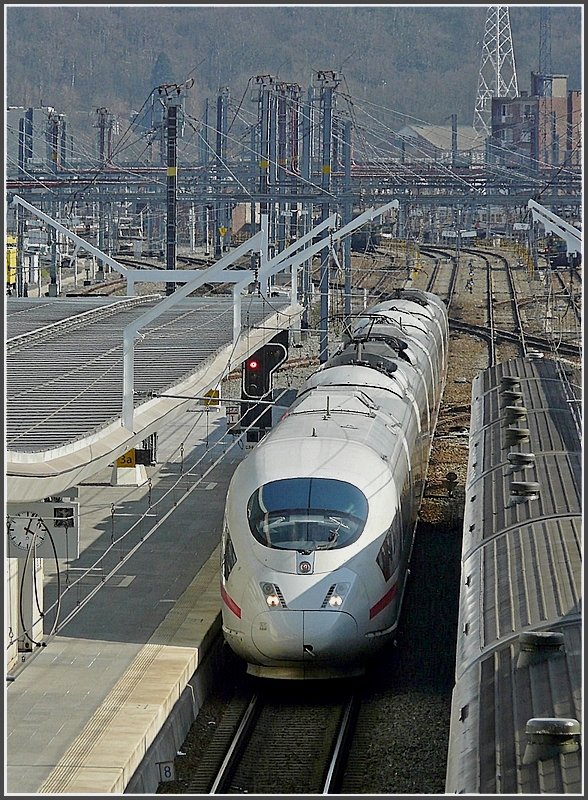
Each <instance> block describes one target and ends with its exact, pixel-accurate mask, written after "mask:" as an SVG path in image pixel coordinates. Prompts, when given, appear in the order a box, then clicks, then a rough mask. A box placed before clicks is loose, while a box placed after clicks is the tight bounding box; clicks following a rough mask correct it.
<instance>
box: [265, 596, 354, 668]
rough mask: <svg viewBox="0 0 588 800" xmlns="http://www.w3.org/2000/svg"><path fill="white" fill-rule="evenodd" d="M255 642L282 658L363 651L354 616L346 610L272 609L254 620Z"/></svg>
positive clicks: (325, 657) (345, 657)
mask: <svg viewBox="0 0 588 800" xmlns="http://www.w3.org/2000/svg"><path fill="white" fill-rule="evenodd" d="M252 638H253V643H254V644H255V646H256V647H257V649H258V650H259V652H260V653H261V655H263V656H265V657H266V658H271V659H275V660H279V661H311V660H312V661H327V660H330V659H334V658H336V659H337V660H338V661H340V662H345V661H349V660H352V659H353V657H354V656H355V655H356V654H357V653H361V642H360V641H359V633H358V630H357V623H356V621H355V619H354V618H353V617H352V616H351V615H350V614H347V613H345V612H344V611H293V610H281V609H272V610H271V611H269V612H264V613H263V614H259V616H258V617H257V618H256V619H255V621H254V623H253V630H252Z"/></svg>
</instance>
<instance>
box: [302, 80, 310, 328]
mask: <svg viewBox="0 0 588 800" xmlns="http://www.w3.org/2000/svg"><path fill="white" fill-rule="evenodd" d="M312 108H313V104H312V88H309V89H308V95H307V100H306V103H304V105H303V106H302V121H301V125H300V128H301V135H300V151H301V152H300V177H301V178H302V180H303V181H304V184H305V186H308V184H309V183H310V175H311V157H312V138H311V134H312ZM311 228H312V203H308V202H306V203H303V204H302V235H303V236H304V235H305V234H307V233H308V232H309V231H310V229H311ZM311 266H312V261H311V260H310V259H308V260H306V261H304V262H303V263H302V304H303V305H304V311H303V314H302V320H301V325H302V328H303V329H305V330H308V328H309V327H310V319H309V307H310V285H311V281H310V270H311Z"/></svg>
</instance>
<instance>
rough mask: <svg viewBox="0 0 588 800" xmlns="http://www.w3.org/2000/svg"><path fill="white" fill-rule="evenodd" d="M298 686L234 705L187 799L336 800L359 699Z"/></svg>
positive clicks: (347, 692) (259, 693)
mask: <svg viewBox="0 0 588 800" xmlns="http://www.w3.org/2000/svg"><path fill="white" fill-rule="evenodd" d="M295 686H296V685H295V684H294V685H292V684H291V685H284V684H283V682H281V681H280V682H279V687H277V688H276V687H273V686H272V687H266V686H264V687H262V688H259V689H257V690H256V691H251V692H250V693H249V694H242V695H240V696H238V697H237V698H236V699H234V700H233V702H232V703H231V704H230V706H229V708H228V709H227V711H226V712H225V714H224V715H223V724H222V725H221V726H220V727H219V729H218V731H217V733H216V736H215V739H214V740H213V742H212V744H211V746H210V747H209V748H208V750H207V752H206V754H205V756H204V758H203V759H202V760H201V762H200V764H199V767H198V770H197V773H196V775H195V776H194V778H193V779H192V780H191V781H189V782H188V784H187V786H186V793H187V794H252V793H255V794H265V793H272V792H273V793H276V792H278V793H287V794H290V793H291V794H334V793H337V792H338V790H339V787H340V785H341V780H342V778H343V775H344V773H345V768H346V762H347V756H348V752H349V746H350V743H351V741H352V737H353V729H354V726H355V722H356V719H357V713H358V708H359V701H358V695H357V693H356V692H355V691H354V690H352V689H344V690H339V689H337V690H334V689H333V688H332V687H329V688H327V690H326V691H325V690H324V689H323V688H321V689H320V690H319V689H317V688H316V687H312V688H309V687H308V686H305V687H304V688H303V689H302V688H300V687H298V688H295Z"/></svg>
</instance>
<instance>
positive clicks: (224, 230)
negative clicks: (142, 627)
mask: <svg viewBox="0 0 588 800" xmlns="http://www.w3.org/2000/svg"><path fill="white" fill-rule="evenodd" d="M227 230H228V228H225V226H224V225H221V226H220V228H219V229H218V232H219V233H220V235H221V236H224V235H225V233H226V232H227Z"/></svg>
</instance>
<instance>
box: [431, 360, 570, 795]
mask: <svg viewBox="0 0 588 800" xmlns="http://www.w3.org/2000/svg"><path fill="white" fill-rule="evenodd" d="M578 397H579V389H578V387H574V386H572V385H571V384H570V383H569V381H568V379H567V376H565V375H564V374H563V372H562V367H561V366H560V365H558V364H557V363H556V362H555V361H552V360H547V359H545V360H529V359H513V360H511V361H507V362H504V363H502V364H498V365H496V366H494V367H491V368H490V369H488V370H485V371H484V372H483V373H481V374H480V375H478V377H477V378H476V379H475V381H474V383H473V387H472V417H471V427H470V452H469V464H468V477H467V481H466V498H465V509H464V536H463V545H462V576H461V577H462V583H461V591H460V611H459V622H458V641H457V655H456V684H455V688H454V692H453V702H452V711H451V730H450V743H449V753H448V768H447V781H446V791H447V793H458V794H459V793H487V794H533V793H536V794H539V793H540V794H544V793H554V794H557V793H569V792H576V791H581V772H582V770H581V765H582V759H581V744H580V743H579V738H580V724H581V709H582V704H581V681H582V668H581V666H582V662H581V653H582V649H581V644H582V642H581V639H582V635H581V634H582V616H581V572H582V544H581V539H582V497H581V471H582V470H581V460H580V456H581V445H580V428H579V417H578V414H577V413H576V406H577V403H578Z"/></svg>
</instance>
